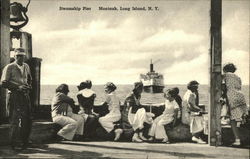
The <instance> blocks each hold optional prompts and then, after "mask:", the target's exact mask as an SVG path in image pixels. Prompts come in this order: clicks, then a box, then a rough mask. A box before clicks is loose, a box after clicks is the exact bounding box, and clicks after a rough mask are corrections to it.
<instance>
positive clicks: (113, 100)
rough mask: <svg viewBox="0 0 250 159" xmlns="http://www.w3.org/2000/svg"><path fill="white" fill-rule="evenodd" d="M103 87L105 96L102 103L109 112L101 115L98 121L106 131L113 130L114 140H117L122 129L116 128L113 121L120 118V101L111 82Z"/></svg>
mask: <svg viewBox="0 0 250 159" xmlns="http://www.w3.org/2000/svg"><path fill="white" fill-rule="evenodd" d="M104 89H105V92H106V94H107V97H106V100H105V102H104V104H103V105H108V110H109V113H108V114H106V115H105V116H103V117H100V118H99V123H100V124H101V126H102V127H103V128H104V129H105V130H106V131H107V132H108V133H110V132H111V131H112V130H114V132H115V138H114V141H117V140H118V139H119V138H120V135H121V133H122V129H119V128H117V129H116V128H115V124H114V122H117V121H119V120H120V119H121V112H120V101H119V99H118V97H117V96H116V93H115V90H116V86H115V85H114V84H113V83H112V82H108V83H107V84H106V85H105V88H104Z"/></svg>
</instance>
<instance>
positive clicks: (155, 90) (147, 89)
mask: <svg viewBox="0 0 250 159" xmlns="http://www.w3.org/2000/svg"><path fill="white" fill-rule="evenodd" d="M163 89H164V86H154V85H151V86H144V87H143V90H144V92H147V93H162V92H163Z"/></svg>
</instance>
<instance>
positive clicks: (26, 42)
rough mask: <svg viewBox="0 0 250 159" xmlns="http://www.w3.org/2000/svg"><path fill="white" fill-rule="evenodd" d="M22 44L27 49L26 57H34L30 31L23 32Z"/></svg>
mask: <svg viewBox="0 0 250 159" xmlns="http://www.w3.org/2000/svg"><path fill="white" fill-rule="evenodd" d="M20 46H21V48H24V49H25V53H26V59H27V60H29V59H31V58H32V36H31V34H30V33H27V32H21V38H20Z"/></svg>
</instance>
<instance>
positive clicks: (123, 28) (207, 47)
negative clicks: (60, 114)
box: [0, 0, 250, 159]
mask: <svg viewBox="0 0 250 159" xmlns="http://www.w3.org/2000/svg"><path fill="white" fill-rule="evenodd" d="M217 1H218V0H217ZM15 2H16V4H14V5H13V3H15ZM19 4H21V5H22V6H23V8H22V9H21V10H20V12H25V14H26V16H24V13H20V14H22V15H18V14H17V12H18V11H17V10H18V9H17V10H15V9H16V7H17V6H18V5H19ZM10 6H11V8H10V22H11V24H13V25H18V24H15V23H16V22H17V21H19V20H20V21H25V20H27V17H28V21H27V24H25V26H22V27H20V29H19V28H18V29H16V28H14V29H13V28H10V31H11V32H13V31H17V32H25V33H28V35H29V37H32V38H28V43H29V47H28V48H30V49H31V52H32V57H30V58H37V59H40V60H39V64H37V65H36V67H38V70H39V71H40V72H39V71H38V72H39V73H38V75H37V74H36V78H38V79H36V80H37V82H38V85H39V86H40V87H37V88H39V90H38V92H36V95H34V96H36V97H34V98H36V99H38V100H39V101H38V102H37V103H38V105H36V108H33V110H34V111H37V112H35V116H34V119H35V120H34V121H36V124H37V125H36V124H34V123H33V128H32V131H31V137H30V144H31V145H33V146H30V147H28V148H27V149H26V150H23V151H18V152H17V151H14V150H12V149H11V148H9V147H8V145H3V146H2V145H1V146H0V147H2V148H3V149H2V148H0V149H2V150H0V158H2V157H3V158H6V157H7V158H8V157H9V158H26V157H27V158H139V159H142V158H152V159H155V158H249V151H248V148H249V142H248V143H247V144H248V145H247V144H246V145H247V146H246V145H244V144H245V143H246V142H245V140H249V135H248V136H247V135H246V134H243V136H244V137H242V139H241V140H242V141H241V145H243V146H242V147H232V146H229V145H230V143H233V142H234V138H236V140H235V142H236V141H238V140H237V139H238V137H237V134H236V136H235V134H233V133H232V131H231V129H230V126H229V128H228V129H226V132H227V133H228V134H229V135H228V134H226V135H225V133H224V135H225V136H229V137H225V136H224V139H223V140H228V142H225V145H223V147H220V148H216V147H214V146H209V144H208V142H209V141H208V140H209V139H208V136H207V135H208V134H209V132H207V131H208V130H206V131H203V129H205V127H206V126H203V129H202V132H203V133H204V134H203V136H202V137H199V136H198V137H197V136H195V135H194V134H195V133H190V130H191V131H192V130H193V128H194V127H195V126H194V125H195V124H197V123H198V124H197V125H198V126H197V125H196V126H197V129H200V127H199V121H200V120H198V119H196V123H195V124H194V123H193V124H191V128H189V123H190V122H187V123H188V124H187V125H188V127H185V126H184V124H183V119H184V118H183V119H181V118H182V117H183V114H182V111H183V110H182V106H181V105H182V102H181V101H180V105H179V106H180V107H179V108H178V111H179V114H178V115H177V116H178V117H177V116H176V118H178V120H179V122H180V123H179V125H178V124H177V125H175V124H174V125H175V126H173V127H171V128H168V127H164V126H163V125H167V124H169V123H172V122H173V121H175V120H174V119H175V117H174V116H173V117H171V119H169V118H168V120H171V121H169V122H168V121H167V119H166V120H164V122H165V124H163V125H160V124H159V122H158V120H160V118H158V116H161V115H162V114H163V115H164V112H166V110H167V107H166V108H165V107H164V106H163V105H165V106H166V105H167V104H166V101H167V102H168V100H169V98H168V97H166V96H167V94H168V93H169V91H170V92H171V91H172V90H176V89H178V93H177V94H179V95H178V96H179V97H180V98H182V101H185V99H186V98H187V96H188V95H187V90H188V89H189V86H190V85H191V84H192V81H195V82H197V83H195V85H196V86H198V85H199V90H198V91H197V92H199V93H196V94H195V96H196V99H194V100H196V101H194V102H196V103H195V104H196V105H198V106H199V104H200V105H203V106H204V110H202V112H203V115H200V117H201V118H203V119H202V124H204V123H206V124H208V123H209V121H208V120H209V119H208V117H207V116H206V115H207V114H208V113H209V107H210V105H211V103H210V87H211V86H210V80H211V74H210V68H211V67H212V66H211V64H210V63H211V59H212V58H213V57H212V56H211V54H210V51H211V49H213V48H211V43H212V42H211V16H210V15H211V1H210V0H10ZM249 7H250V2H249V1H247V0H222V7H221V8H222V11H221V15H222V17H221V22H222V23H221V34H220V38H221V39H222V40H221V45H220V49H221V57H222V58H221V63H220V64H221V66H222V67H221V68H222V69H221V70H222V71H221V73H222V74H224V73H225V72H223V68H224V66H225V65H226V64H228V63H232V64H233V65H234V66H235V68H236V70H235V71H233V72H230V71H229V72H230V73H229V74H234V72H235V74H236V75H235V76H237V78H236V79H235V78H234V79H233V80H235V81H236V82H238V83H237V84H238V85H237V88H238V86H239V87H240V88H241V90H240V91H241V94H242V95H243V96H244V99H245V101H244V102H243V103H244V104H245V105H246V107H247V108H248V110H249V51H250V50H249V49H250V46H249V43H250V39H249V19H250V14H249V12H250V11H249ZM17 8H18V7H17ZM12 9H13V10H12ZM19 9H20V8H19ZM13 13H15V15H12V14H13ZM20 16H21V18H20ZM1 18H3V16H1ZM1 20H2V19H1ZM1 25H2V24H1ZM23 43H24V42H23ZM11 45H12V46H11V47H12V50H11V53H10V56H11V57H13V60H14V58H16V57H15V56H16V53H15V48H17V47H22V46H24V44H21V45H19V39H15V38H13V39H11ZM0 47H1V45H0ZM26 52H27V51H26ZM30 66H31V65H30ZM230 66H231V65H230ZM31 70H32V71H33V70H34V71H35V69H32V68H31ZM223 77H224V76H223ZM230 77H231V76H230ZM230 80H231V79H230ZM233 80H232V81H233ZM89 81H91V83H92V90H91V91H92V92H91V91H88V92H85V93H83V97H84V98H85V95H86V96H87V97H90V96H91V95H93V94H94V95H95V97H94V101H93V103H92V107H94V108H92V109H93V110H94V111H93V112H95V113H94V114H95V115H96V114H98V113H99V114H98V115H97V116H98V118H97V119H95V120H96V125H95V124H93V123H91V124H93V125H91V124H89V123H86V122H89V120H90V119H89V118H90V117H89V116H91V115H93V114H91V113H90V114H91V115H90V114H88V113H87V115H86V116H84V115H82V114H81V115H82V116H81V117H82V118H83V119H82V120H83V121H82V122H83V123H84V122H85V123H84V124H85V128H84V129H83V127H84V124H83V125H82V127H81V128H80V129H82V131H88V130H86V129H92V128H93V127H95V126H96V127H97V128H96V129H95V130H94V131H93V130H91V133H92V132H94V133H93V134H94V135H96V136H95V138H94V139H92V138H91V139H89V138H87V137H86V138H85V139H84V136H83V137H82V138H81V139H80V140H78V141H71V140H72V139H73V137H72V138H71V137H68V136H67V135H65V136H63V135H61V137H62V138H64V139H67V140H69V141H58V140H57V139H56V141H55V137H56V132H55V131H56V130H57V129H56V130H55V126H53V122H54V123H56V122H55V121H56V119H55V118H53V117H54V116H53V113H52V117H51V109H53V102H55V100H54V99H55V98H54V97H55V96H56V95H55V94H56V93H58V92H57V91H58V88H59V87H58V86H61V84H65V85H67V88H68V91H69V92H67V93H66V94H67V95H68V96H69V97H70V98H72V100H74V102H75V104H76V105H80V106H81V101H80V100H79V96H78V95H79V94H81V90H80V86H82V85H81V84H83V85H84V84H86V83H88V82H89ZM235 81H233V82H232V83H234V82H235ZM84 82H85V83H84ZM138 82H141V83H142V92H141V93H139V95H138V96H136V95H135V98H132V101H134V104H135V105H136V104H138V103H140V104H139V105H143V106H144V107H145V110H144V111H145V113H146V112H147V113H151V114H153V115H152V116H151V119H152V121H151V122H148V125H149V126H148V127H146V126H145V125H143V124H142V125H139V126H138V127H136V128H135V127H133V126H132V127H133V128H134V129H131V130H132V135H130V136H129V135H128V134H129V133H131V132H129V131H127V129H125V127H123V126H121V125H122V124H123V123H122V121H123V115H124V114H123V113H124V111H121V112H120V111H118V113H117V114H118V115H117V114H115V115H114V114H111V115H110V114H109V115H110V116H108V117H107V115H106V116H105V115H104V114H102V113H100V111H101V109H100V107H101V105H102V104H103V103H105V102H106V104H107V103H109V102H110V101H112V102H110V103H111V104H110V103H109V104H110V105H111V106H110V105H108V106H109V110H108V112H109V113H110V112H113V111H114V112H115V110H113V109H115V104H114V103H116V102H118V101H119V103H120V105H122V107H121V108H120V107H119V108H118V110H125V109H123V108H124V107H125V108H126V102H128V96H129V95H131V92H133V93H135V90H136V89H137V87H139V85H138ZM110 83H112V84H110ZM234 84H235V83H234ZM113 85H114V87H115V88H114V87H113ZM232 85H233V84H232ZM36 86H37V85H36ZM7 88H8V87H7ZM108 88H114V90H115V92H116V93H114V94H115V97H114V96H113V94H112V93H107V90H108ZM114 90H112V91H114ZM105 91H106V92H105ZM112 91H111V92H112ZM237 91H238V90H237ZM228 92H230V91H228ZM164 93H165V95H164ZM110 94H112V95H110ZM135 94H136V93H135ZM170 94H171V93H170ZM232 94H233V93H232ZM232 94H230V95H232ZM37 96H39V97H37ZM107 96H108V97H107ZM109 96H111V97H109ZM232 96H234V95H232ZM32 97H33V96H32ZM116 97H117V99H116ZM230 97H231V96H230ZM107 98H108V99H107ZM137 98H138V99H137ZM228 98H229V97H228ZM237 99H241V98H240V97H238V98H237ZM169 101H170V102H171V100H169ZM229 101H230V99H229ZM129 102H131V100H129ZM59 103H60V102H59ZM176 103H178V101H177V100H176ZM178 104H179V103H178ZM183 105H184V104H183ZM95 106H96V107H95ZM130 106H131V105H130ZM34 107H35V106H34ZM43 107H44V108H43ZM50 107H51V109H50ZM169 109H170V108H169ZM172 109H173V110H172ZM237 109H238V108H237ZM38 110H40V113H39V112H38ZM83 110H84V111H85V112H84V111H83V112H84V113H86V110H85V109H83ZM111 110H112V111H111ZM128 110H129V108H128ZM248 110H247V111H245V112H246V113H243V114H244V115H245V114H247V112H249V111H248ZM73 111H74V110H73ZM91 111H92V110H91ZM91 111H90V112H91ZM130 111H132V109H131V110H130ZM169 111H170V112H172V114H174V106H173V107H171V109H170V110H169ZM230 111H231V110H230ZM239 111H241V110H239ZM52 112H53V110H52ZM79 112H80V111H79ZM79 112H78V114H77V115H79V114H80V113H79ZM129 113H131V112H127V114H126V115H127V116H129ZM233 113H234V112H233ZM237 113H241V112H237ZM237 113H236V114H237ZM100 114H101V115H100ZM169 114H171V113H169ZM189 114H190V112H189ZM201 114H202V113H201ZM204 114H205V115H204ZM36 115H37V117H36ZM88 115H89V116H88ZM95 115H94V116H95ZM140 115H141V114H140ZM140 115H137V116H136V117H137V118H135V119H136V120H138V121H142V120H144V119H145V118H146V115H145V116H143V115H141V116H140ZM230 115H231V116H232V114H230ZM95 117H96V116H95ZM105 117H106V118H108V119H106V118H105ZM147 117H148V116H147ZM156 117H157V118H156ZM127 118H128V120H129V122H130V124H131V123H132V122H131V119H130V118H129V117H127ZM172 118H173V119H172ZM133 119H134V116H133ZM153 119H154V120H153ZM155 119H157V120H155ZM75 120H76V119H75ZM93 120H94V119H93ZM248 120H249V117H248ZM38 121H39V122H38ZM45 121H46V123H45ZM62 121H63V120H62V119H61V120H60V124H61V123H62ZM76 121H78V119H77V120H76ZM110 121H112V122H110ZM118 121H119V122H120V123H121V124H120V125H119V124H118V125H119V126H121V127H119V126H117V125H116V124H117V123H116V122H118ZM138 121H137V122H138ZM197 121H198V122H197ZM234 121H236V120H234ZM65 122H66V121H65ZM67 122H68V121H67ZM134 122H135V121H134ZM162 122H163V121H162ZM164 122H163V123H164ZM41 123H42V124H41ZM58 123H59V122H58ZM58 123H57V124H58ZM144 123H147V122H146V121H145V122H144ZM184 123H185V122H184ZM39 124H40V125H39ZM60 124H59V125H60ZM134 124H135V123H134ZM157 124H158V125H157ZM34 125H35V126H34ZM66 125H67V124H65V123H64V124H61V126H62V127H63V128H65V126H66ZM86 125H88V126H89V125H91V126H89V127H88V126H86ZM132 125H133V124H132ZM135 125H136V124H135ZM152 125H154V126H152ZM159 125H160V126H159ZM245 125H247V124H245ZM248 126H249V123H248ZM86 127H87V128H86ZM91 127H92V128H91ZM99 127H101V128H102V129H101V128H99ZM132 127H131V128H132ZM141 127H142V128H145V129H148V130H147V131H143V133H144V136H140V135H141V134H140V131H141V130H140V129H141ZM0 128H1V127H0ZM164 128H165V129H164ZM65 129H66V128H65ZM118 129H119V130H118ZM152 129H153V130H154V133H152V132H153V130H152ZM163 129H164V130H163ZM3 130H5V129H3ZM58 130H59V129H58ZM58 130H57V131H58ZM96 130H98V131H96ZM105 130H106V131H105ZM165 130H166V131H165ZM229 130H230V131H229ZM239 130H241V129H239ZM59 131H61V130H59ZM75 132H77V130H74V133H75ZM137 132H138V136H136V137H135V134H136V133H137ZM242 132H244V133H245V130H242ZM246 132H249V127H248V130H246ZM6 133H8V132H6ZM61 133H63V132H61ZM230 133H231V134H230ZM57 134H58V133H57ZM80 134H81V135H83V134H84V132H81V133H80ZM117 134H119V136H117ZM73 135H74V134H73ZM85 135H86V134H85ZM120 135H121V136H120ZM123 135H124V136H125V137H124V136H123ZM126 135H127V136H126ZM157 135H159V136H160V137H159V138H158V136H157ZM230 135H231V136H230ZM59 136H60V135H59ZM67 137H68V138H67ZM144 137H145V138H144ZM151 137H153V138H152V139H154V140H150V139H151ZM38 138H39V139H40V140H39V139H38ZM46 138H47V140H46ZM225 138H227V139H225ZM76 140H77V139H76ZM114 140H115V142H114ZM192 140H193V141H192ZM231 140H232V141H231ZM239 140H240V139H239ZM243 140H244V141H243ZM4 141H5V140H4ZM133 141H134V142H133ZM154 141H155V143H154ZM162 141H164V143H161V142H162ZM0 142H1V141H0ZM203 142H204V143H203ZM47 143H48V144H47ZM242 143H244V144H242Z"/></svg>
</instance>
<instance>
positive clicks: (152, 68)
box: [150, 59, 154, 72]
mask: <svg viewBox="0 0 250 159" xmlns="http://www.w3.org/2000/svg"><path fill="white" fill-rule="evenodd" d="M150 72H154V65H153V63H152V59H151V63H150Z"/></svg>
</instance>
